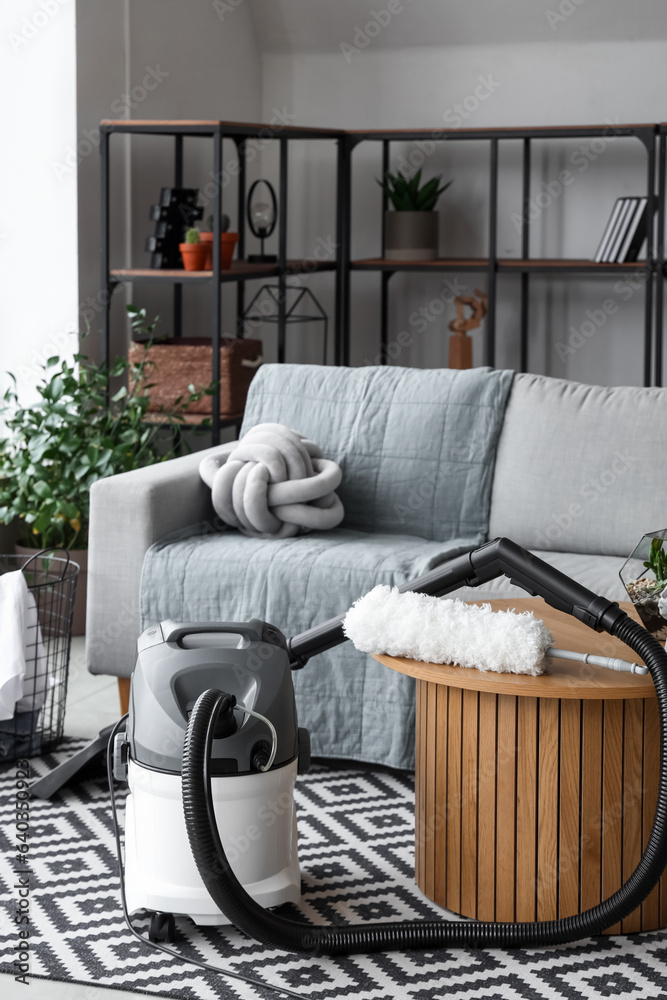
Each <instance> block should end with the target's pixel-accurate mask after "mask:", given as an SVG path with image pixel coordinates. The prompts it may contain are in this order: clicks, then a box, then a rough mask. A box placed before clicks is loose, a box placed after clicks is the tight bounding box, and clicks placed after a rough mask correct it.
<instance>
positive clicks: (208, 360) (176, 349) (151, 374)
mask: <svg viewBox="0 0 667 1000" xmlns="http://www.w3.org/2000/svg"><path fill="white" fill-rule="evenodd" d="M129 358H130V362H131V363H136V362H139V361H141V360H147V361H150V362H151V366H150V368H148V369H147V371H146V377H145V381H146V382H147V383H148V384H151V383H155V384H154V385H153V386H152V388H151V389H149V390H148V392H149V393H150V397H151V403H150V406H149V410H162V409H165V410H173V409H174V407H175V404H176V400H177V399H178V397H179V396H185V397H187V395H188V386H189V385H194V387H195V389H196V390H197V391H199V390H200V389H202V388H203V387H204V386H207V385H210V382H211V364H212V361H213V348H212V346H211V341H210V340H208V339H206V338H205V337H183V338H182V339H179V340H172V341H170V342H167V343H164V344H152V345H151V346H150V347H147V348H145V347H144V346H143V345H142V344H131V345H130V351H129ZM261 363H262V342H261V340H238V339H236V338H235V337H223V338H222V340H221V346H220V413H221V415H228V414H236V413H242V412H243V409H244V407H245V401H246V396H247V395H248V389H249V387H250V383H251V382H252V378H253V375H254V374H255V372H256V371H257V369H258V368H259V366H260V365H261ZM187 412H188V413H210V412H211V396H203V397H202V398H201V399H200V400H199V402H198V403H191V404H190V405H189V406H188V408H187Z"/></svg>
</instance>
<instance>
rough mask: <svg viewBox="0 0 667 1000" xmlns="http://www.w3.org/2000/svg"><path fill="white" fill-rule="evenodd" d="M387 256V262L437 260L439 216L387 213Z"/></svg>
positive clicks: (427, 213)
mask: <svg viewBox="0 0 667 1000" xmlns="http://www.w3.org/2000/svg"><path fill="white" fill-rule="evenodd" d="M384 219H385V230H384V232H385V238H384V243H385V245H384V256H385V259H386V260H436V259H437V256H438V213H437V212H397V211H396V210H394V211H387V212H385V215H384Z"/></svg>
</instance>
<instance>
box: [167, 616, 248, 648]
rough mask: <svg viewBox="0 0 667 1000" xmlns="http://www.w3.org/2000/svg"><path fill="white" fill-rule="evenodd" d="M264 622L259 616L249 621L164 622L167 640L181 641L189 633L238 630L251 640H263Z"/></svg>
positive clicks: (198, 633)
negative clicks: (185, 623) (183, 623)
mask: <svg viewBox="0 0 667 1000" xmlns="http://www.w3.org/2000/svg"><path fill="white" fill-rule="evenodd" d="M262 628H263V623H262V622H260V621H259V620H258V619H257V618H253V619H252V620H251V621H249V622H197V624H196V625H193V624H188V625H178V624H177V623H176V622H171V621H166V622H162V632H163V635H164V641H165V642H181V640H182V639H184V638H185V636H187V635H201V634H202V633H203V632H226V633H229V632H237V633H238V634H239V635H242V636H244V637H245V638H246V639H249V640H250V641H251V642H261V639H262Z"/></svg>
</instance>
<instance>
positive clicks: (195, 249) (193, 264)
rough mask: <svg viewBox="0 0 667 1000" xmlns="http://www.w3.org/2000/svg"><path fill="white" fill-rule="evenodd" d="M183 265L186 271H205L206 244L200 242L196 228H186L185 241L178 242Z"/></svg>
mask: <svg viewBox="0 0 667 1000" xmlns="http://www.w3.org/2000/svg"><path fill="white" fill-rule="evenodd" d="M178 249H179V250H180V251H181V257H182V259H183V267H184V268H185V270H186V271H205V270H206V268H205V266H204V264H205V262H206V245H205V244H204V243H202V242H201V239H200V236H199V230H198V229H188V230H187V232H186V234H185V243H179V244H178Z"/></svg>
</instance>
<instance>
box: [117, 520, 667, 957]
mask: <svg viewBox="0 0 667 1000" xmlns="http://www.w3.org/2000/svg"><path fill="white" fill-rule="evenodd" d="M503 574H504V575H506V576H508V577H509V579H510V580H511V582H512V583H514V584H516V585H518V586H520V587H522V588H523V589H524V590H525V591H527V593H528V594H530V595H531V596H540V597H542V598H544V600H545V601H546V602H547V604H549V605H551V606H552V607H554V608H556V609H557V610H559V611H563V612H566V613H567V614H570V615H572V616H573V617H574V618H576V619H578V620H579V621H581V622H583V623H584V624H585V625H587V626H588V627H589V628H591V629H594V630H596V631H605V632H608V633H609V634H610V635H612V636H616V637H618V638H619V639H620V640H622V641H623V642H624V643H625V644H626V645H627V646H628V647H629V648H630V649H632V650H633V651H634V652H635V653H636V654H637V655H638V656H639V657H640V658H641V659H642V660H643V661H644V663H645V664H646V667H647V668H648V671H649V672H650V674H651V677H652V678H653V682H654V684H655V688H656V693H657V700H658V709H659V714H660V783H659V793H658V802H657V807H656V812H655V820H654V823H653V828H652V830H651V834H650V836H649V838H648V841H647V844H646V848H645V850H644V853H643V855H642V857H641V860H640V862H639V864H638V865H637V868H636V869H635V871H634V872H633V873H632V874H631V875H630V877H629V878H628V879H627V881H626V882H625V884H624V885H622V886H621V888H620V889H618V891H617V892H615V893H614V894H613V895H612V896H611V897H610V898H609V899H606V900H604V901H603V902H602V903H600V904H599V905H597V906H594V907H592V908H591V909H588V910H586V911H585V912H583V913H580V914H578V915H576V916H572V917H568V918H566V919H562V920H553V921H546V922H527V923H500V922H498V923H496V922H484V921H464V922H453V921H448V920H415V921H409V922H408V921H400V922H385V923H365V924H351V925H343V926H340V925H337V926H327V925H312V924H308V923H303V922H299V921H296V920H292V919H289V918H288V917H286V916H284V915H281V914H278V913H275V912H273V908H274V907H277V906H279V905H280V904H282V903H285V902H292V903H298V901H299V896H300V888H299V863H298V852H297V828H296V812H295V808H294V799H293V790H294V784H295V780H296V777H297V774H298V773H299V772H300V771H305V770H306V769H307V767H308V761H309V739H308V734H307V733H306V732H305V731H304V730H303V729H299V727H298V722H297V713H296V706H295V700H294V690H293V685H292V671H293V670H299V669H301V668H303V667H304V666H305V664H306V663H307V661H308V660H309V659H310V658H311V657H313V656H315V655H316V654H317V653H320V652H322V651H324V650H326V649H330V648H331V647H333V646H336V645H337V644H339V643H341V642H343V641H345V638H346V636H345V633H344V631H343V620H344V616H343V615H341V616H340V617H338V618H334V619H331V620H330V621H327V622H325V623H324V624H322V625H318V626H316V627H314V628H311V629H309V630H308V631H306V632H303V633H302V634H300V635H297V636H295V637H293V638H291V639H286V638H285V637H284V636H283V634H282V633H281V632H280V631H279V630H278V629H277V628H275V627H274V626H272V625H269V624H267V623H265V622H262V621H259V620H252V621H249V622H242V623H238V622H233V623H229V622H228V623H197V624H179V623H174V622H162V623H161V624H160V625H155V626H152V627H151V628H148V629H147V630H146V631H145V632H144V633H143V635H142V636H141V638H140V639H139V653H138V660H137V665H136V669H135V671H134V675H133V678H132V685H131V694H130V709H129V715H128V717H127V725H126V729H125V732H122V731H118V732H117V734H116V735H115V739H114V741H113V744H112V743H111V742H110V745H109V763H110V772H111V770H113V776H115V778H116V779H117V780H119V781H127V782H128V783H129V796H128V798H127V806H126V833H125V859H126V860H125V892H126V895H127V906H126V907H125V912H126V916H127V915H128V911H129V913H132V912H133V911H135V910H138V909H143V910H148V911H152V914H153V916H152V920H151V928H150V938H151V940H152V941H154V942H159V941H160V940H171V939H173V928H174V918H173V915H174V914H187V915H188V916H190V917H191V918H192V919H193V920H194V921H195V922H196V923H199V924H224V923H231V924H233V925H235V926H236V927H237V928H238V929H239V930H241V931H243V932H245V933H246V934H248V935H249V936H250V937H251V938H254V939H255V940H257V941H259V942H261V943H262V944H265V945H268V946H270V947H276V948H280V949H283V950H285V951H288V952H307V953H310V954H311V955H345V954H353V953H366V952H375V951H389V950H405V949H418V948H423V949H437V948H443V947H445V948H448V947H456V946H460V947H466V948H479V947H496V946H497V947H503V948H509V947H531V946H538V945H553V944H563V943H567V942H572V941H576V940H579V939H581V938H585V937H590V936H592V935H597V934H600V933H601V932H602V931H604V930H605V929H606V928H608V927H610V926H611V925H612V924H615V923H617V922H618V921H619V920H621V919H622V918H623V917H624V916H627V915H628V914H629V913H631V912H632V911H633V910H634V909H635V908H636V907H637V906H638V905H639V904H640V903H641V902H642V900H644V899H645V898H646V896H647V895H648V893H649V892H650V891H651V889H652V888H653V886H654V885H655V884H656V882H657V881H658V879H659V878H660V875H661V874H662V871H663V869H664V867H665V863H666V861H667V784H666V776H667V654H666V653H665V651H664V650H663V648H662V646H661V645H660V644H659V643H658V642H657V640H656V639H654V638H653V637H652V636H651V635H650V633H649V632H647V631H646V629H644V628H643V627H642V626H641V625H639V624H637V622H635V621H634V620H633V619H631V618H630V617H628V615H627V614H626V613H625V612H624V611H622V610H621V609H620V608H619V606H618V604H615V603H613V602H611V601H609V600H606V599H605V598H603V597H598V596H596V595H595V594H593V593H592V592H591V591H589V590H587V589H586V588H584V587H582V586H580V585H579V584H578V583H575V582H574V581H573V580H571V579H570V578H569V577H567V576H566V575H564V574H563V573H561V572H560V571H559V570H557V569H554V568H553V567H552V566H550V565H548V564H547V563H545V562H543V561H542V560H541V559H539V558H538V557H536V556H534V555H532V554H531V553H529V552H527V551H526V550H525V549H523V548H521V547H520V546H518V545H516V544H515V543H514V542H512V541H510V540H509V539H506V538H498V539H495V540H494V541H491V542H487V543H485V544H483V545H481V546H480V547H478V548H476V549H474V550H473V551H470V552H467V553H465V554H463V555H459V556H456V557H454V558H451V559H448V560H447V561H445V562H443V563H442V564H441V565H440V566H438V567H437V568H436V569H434V570H433V571H431V572H429V573H426V574H425V575H423V576H420V577H419V578H417V579H415V580H412V581H410V582H409V583H406V584H404V585H403V586H402V587H400V588H399V590H400V591H401V592H407V591H415V592H417V593H422V594H428V595H431V596H435V597H438V596H443V595H445V594H447V593H449V592H451V591H452V590H455V589H456V588H458V587H460V586H468V587H476V586H479V585H480V584H484V583H487V582H488V581H489V580H492V579H494V578H495V577H498V576H500V575H503ZM117 728H119V727H117ZM112 756H113V759H112ZM110 787H111V793H112V798H113V781H112V777H111V773H110ZM113 801H114V808H115V800H113ZM118 844H119V839H118V835H117V845H118ZM121 879H122V867H121ZM128 923H130V921H129V917H128ZM130 927H131V923H130ZM134 933H136V932H134ZM142 940H145V939H144V938H142ZM157 946H158V947H160V945H157ZM163 950H167V949H163ZM217 971H224V970H217Z"/></svg>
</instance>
